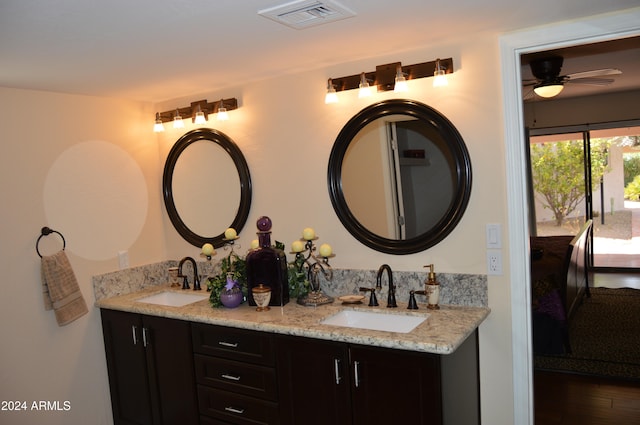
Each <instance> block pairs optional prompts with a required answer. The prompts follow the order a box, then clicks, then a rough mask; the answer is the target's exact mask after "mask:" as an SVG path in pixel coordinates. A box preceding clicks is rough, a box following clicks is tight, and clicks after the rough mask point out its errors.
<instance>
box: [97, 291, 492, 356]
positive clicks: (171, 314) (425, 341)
mask: <svg viewBox="0 0 640 425" xmlns="http://www.w3.org/2000/svg"><path fill="white" fill-rule="evenodd" d="M163 291H176V292H184V291H182V290H181V289H173V288H170V287H169V286H168V285H167V286H155V287H153V288H149V289H145V290H142V291H139V292H133V293H130V294H126V295H118V296H114V297H109V298H104V299H101V300H98V301H96V303H95V306H96V307H98V308H104V309H110V310H121V311H128V312H133V313H141V314H146V315H151V316H161V317H168V318H173V319H181V320H187V321H191V322H200V323H209V324H213V325H220V326H229V327H234V328H242V329H251V330H257V331H263V332H271V333H278V334H285V335H295V336H301V337H309V338H316V339H325V340H331V341H341V342H347V343H352V344H363V345H371V346H378V347H387V348H395V349H401V350H410V351H420V352H428V353H435V354H450V353H453V352H454V351H455V350H456V349H457V348H458V347H459V346H460V345H461V344H462V343H463V342H464V340H465V339H466V338H467V337H468V336H469V335H470V334H471V333H472V332H474V331H475V330H476V329H477V328H478V326H480V324H481V323H482V322H483V321H484V319H485V318H486V317H487V316H488V315H489V312H490V310H489V308H487V307H467V306H455V305H441V306H440V310H428V309H427V308H426V304H421V303H418V306H419V309H418V310H407V309H406V307H402V306H401V307H398V308H395V309H388V308H386V307H384V306H381V307H368V306H367V305H366V303H364V304H347V305H345V304H342V303H341V302H340V301H338V300H336V301H335V302H334V303H333V304H327V305H322V306H318V307H305V306H301V305H298V304H297V303H296V302H295V301H291V302H289V303H288V304H286V305H285V306H282V307H280V306H272V307H271V309H270V310H269V311H262V312H258V311H256V309H255V307H251V306H249V305H248V304H246V303H245V304H242V305H241V306H239V307H237V308H234V309H228V308H224V307H221V308H212V307H211V306H210V304H209V300H208V299H205V300H202V301H197V302H195V303H192V304H188V305H186V306H183V307H170V306H163V305H156V304H147V303H141V302H137V301H136V300H138V299H140V298H143V297H146V296H148V295H153V294H155V293H159V292H163ZM189 293H199V294H202V295H207V294H208V293H207V292H206V291H204V290H203V291H189ZM365 301H366V300H365ZM381 304H384V301H382V303H381ZM344 309H351V310H363V311H375V312H379V313H384V314H389V313H391V314H406V315H418V316H425V315H428V319H427V320H425V321H424V322H422V323H421V324H420V325H418V326H417V327H416V328H415V329H413V330H412V331H411V332H409V333H398V332H385V331H375V330H367V329H355V328H347V327H338V326H331V325H323V324H320V321H322V320H323V319H325V318H327V317H329V316H332V315H333V314H335V313H338V312H340V311H341V310H344Z"/></svg>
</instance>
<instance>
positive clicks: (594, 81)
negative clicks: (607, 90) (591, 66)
mask: <svg viewBox="0 0 640 425" xmlns="http://www.w3.org/2000/svg"><path fill="white" fill-rule="evenodd" d="M613 81H614V80H613V78H577V79H573V78H572V79H570V80H567V81H566V82H567V83H571V84H584V85H589V86H608V85H609V84H611V83H613Z"/></svg>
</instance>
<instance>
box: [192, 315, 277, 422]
mask: <svg viewBox="0 0 640 425" xmlns="http://www.w3.org/2000/svg"><path fill="white" fill-rule="evenodd" d="M192 332H193V352H194V359H195V371H196V381H197V384H198V385H197V387H198V400H199V410H200V415H201V424H207V425H208V424H227V425H230V424H237V425H249V424H251V425H260V424H264V425H277V424H279V423H280V419H279V413H278V387H277V380H276V370H275V355H274V354H275V347H274V345H273V336H272V335H271V334H269V333H264V332H256V331H250V330H244V329H236V328H228V327H224V326H213V325H206V324H201V323H193V324H192Z"/></svg>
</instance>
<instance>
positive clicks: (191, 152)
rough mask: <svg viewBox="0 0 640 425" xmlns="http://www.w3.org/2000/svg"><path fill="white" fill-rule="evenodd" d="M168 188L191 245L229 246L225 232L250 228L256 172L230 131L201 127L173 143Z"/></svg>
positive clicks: (177, 222) (176, 220) (173, 216)
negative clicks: (249, 220) (250, 212)
mask: <svg viewBox="0 0 640 425" xmlns="http://www.w3.org/2000/svg"><path fill="white" fill-rule="evenodd" d="M162 192H163V196H164V204H165V207H166V209H167V214H168V215H169V219H170V220H171V223H172V224H173V226H174V227H175V229H176V231H177V232H178V233H179V234H180V236H182V237H183V238H184V239H185V240H186V241H187V242H189V243H190V244H192V245H194V246H197V247H201V246H202V245H204V244H205V243H210V244H212V245H213V246H214V247H216V248H219V247H221V246H223V245H224V232H225V230H226V229H227V228H229V227H232V228H234V229H236V231H237V232H238V233H240V230H242V228H243V227H244V225H245V223H246V221H247V217H248V216H249V209H250V206H251V176H250V174H249V167H248V166H247V161H246V160H245V158H244V156H243V155H242V151H240V149H239V148H238V146H237V145H236V144H235V143H234V142H233V140H231V139H230V138H229V137H228V136H227V135H225V134H224V133H222V132H220V131H217V130H214V129H209V128H200V129H196V130H192V131H189V132H188V133H186V134H184V135H183V136H182V137H180V138H179V139H178V141H177V142H176V143H175V145H173V147H172V148H171V151H170V152H169V155H168V156H167V161H166V163H165V166H164V174H163V178H162Z"/></svg>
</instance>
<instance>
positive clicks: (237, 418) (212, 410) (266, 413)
mask: <svg viewBox="0 0 640 425" xmlns="http://www.w3.org/2000/svg"><path fill="white" fill-rule="evenodd" d="M198 400H199V404H200V413H201V414H202V415H206V416H209V417H211V418H215V419H218V420H220V421H223V422H222V423H225V422H229V423H232V424H237V425H260V424H264V425H278V424H280V419H279V417H278V405H277V404H276V403H273V402H270V401H265V400H260V399H257V398H252V397H247V396H244V395H240V394H235V393H230V392H227V391H221V390H217V389H215V388H209V387H205V386H203V385H198ZM214 423H216V422H214Z"/></svg>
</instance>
